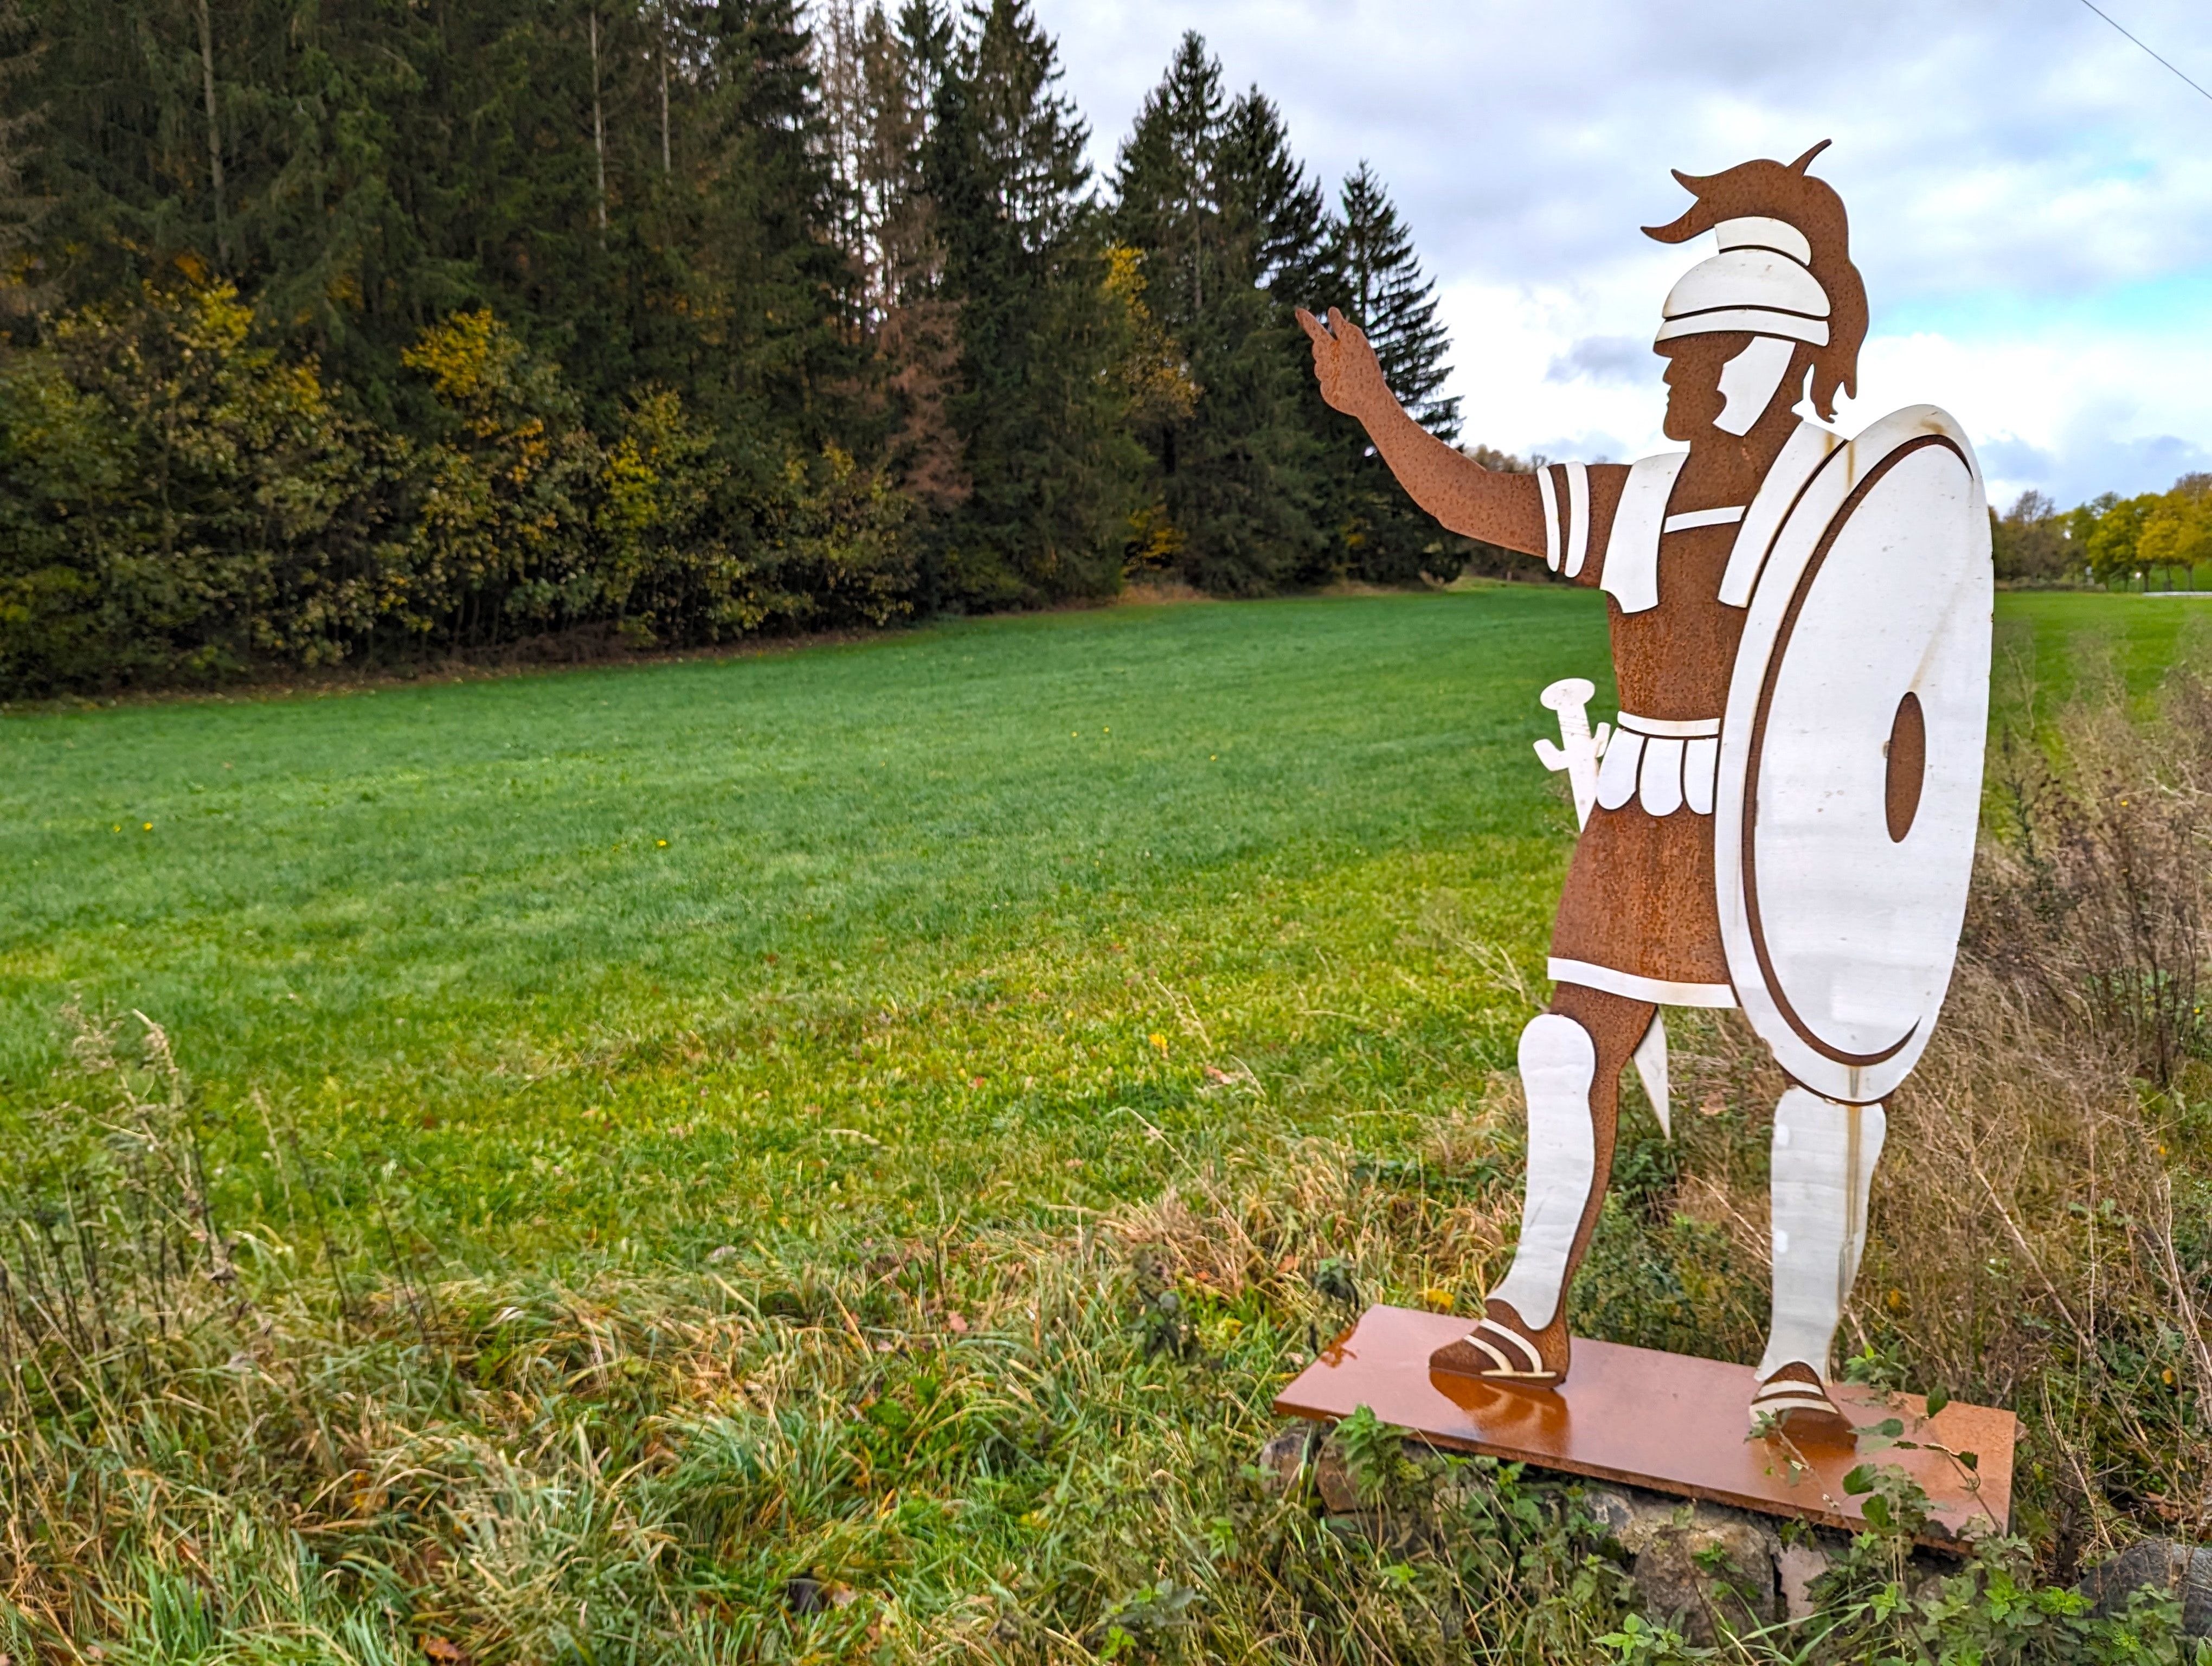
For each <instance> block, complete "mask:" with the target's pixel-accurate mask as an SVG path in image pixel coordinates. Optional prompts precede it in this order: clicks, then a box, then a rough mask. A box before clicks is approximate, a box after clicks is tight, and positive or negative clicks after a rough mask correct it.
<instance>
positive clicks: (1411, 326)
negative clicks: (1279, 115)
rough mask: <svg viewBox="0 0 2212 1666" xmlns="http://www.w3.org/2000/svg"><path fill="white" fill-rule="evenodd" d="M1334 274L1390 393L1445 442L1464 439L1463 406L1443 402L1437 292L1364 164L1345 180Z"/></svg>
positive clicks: (1443, 338)
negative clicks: (1379, 363)
mask: <svg viewBox="0 0 2212 1666" xmlns="http://www.w3.org/2000/svg"><path fill="white" fill-rule="evenodd" d="M1342 205H1343V216H1342V218H1341V220H1340V222H1339V223H1338V227H1337V250H1338V254H1337V262H1336V264H1337V268H1338V272H1339V275H1340V282H1341V283H1342V284H1343V286H1344V294H1345V297H1346V299H1345V306H1344V310H1345V311H1346V313H1349V314H1351V316H1352V318H1353V319H1355V320H1356V321H1357V322H1358V325H1359V327H1360V328H1361V329H1362V330H1364V331H1366V332H1367V339H1368V341H1369V342H1370V343H1371V344H1373V346H1374V349H1375V356H1376V358H1378V359H1380V360H1381V361H1382V362H1383V375H1384V376H1385V377H1386V378H1388V379H1389V383H1390V391H1391V392H1394V393H1395V394H1396V395H1397V396H1398V398H1399V401H1400V403H1401V404H1403V405H1404V406H1405V407H1406V409H1407V411H1408V412H1410V413H1411V414H1412V416H1413V420H1414V421H1416V422H1418V423H1420V425H1421V426H1422V427H1423V428H1425V429H1428V430H1429V432H1430V433H1431V434H1433V435H1436V436H1437V438H1438V439H1440V440H1456V439H1457V438H1458V437H1459V401H1458V400H1457V399H1456V398H1445V397H1443V385H1444V383H1445V381H1446V380H1448V379H1449V377H1450V375H1451V366H1450V365H1449V364H1448V363H1446V362H1444V355H1445V354H1446V353H1448V352H1449V351H1450V348H1451V344H1450V340H1449V337H1447V335H1446V334H1445V331H1444V326H1443V321H1442V320H1441V319H1438V318H1437V285H1436V280H1435V279H1433V278H1428V277H1423V276H1422V274H1421V264H1420V259H1419V256H1418V255H1416V254H1415V252H1414V251H1413V234H1411V233H1410V232H1409V231H1407V228H1406V226H1405V224H1404V222H1402V221H1401V220H1400V219H1399V218H1398V210H1397V208H1396V206H1395V204H1393V203H1392V202H1391V201H1390V196H1389V192H1387V191H1385V190H1384V189H1383V182H1382V181H1381V180H1380V179H1376V177H1375V173H1374V170H1373V169H1372V168H1370V167H1369V166H1368V165H1367V164H1366V163H1365V162H1364V161H1363V162H1362V163H1360V164H1359V166H1358V168H1356V169H1355V170H1354V171H1353V172H1352V173H1350V174H1348V175H1346V178H1345V181H1344V193H1343V197H1342Z"/></svg>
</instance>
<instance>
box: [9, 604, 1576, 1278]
mask: <svg viewBox="0 0 2212 1666" xmlns="http://www.w3.org/2000/svg"><path fill="white" fill-rule="evenodd" d="M1601 629H1602V627H1601V616H1600V615H1599V613H1598V611H1597V609H1596V608H1595V607H1594V606H1593V605H1591V601H1590V599H1589V598H1587V597H1582V596H1575V595H1564V594H1558V593H1544V592H1541V591H1537V590H1534V589H1516V590H1511V591H1502V590H1498V591H1486V592H1481V593H1475V594H1470V595H1454V596H1448V597H1443V598H1440V599H1414V598H1407V599H1395V598H1394V599H1351V600H1343V601H1319V602H1285V603H1275V604H1268V605H1257V606H1185V607H1176V608H1122V609H1115V610H1111V611H1099V612H1093V613H1077V614H1061V615H1056V616H1052V617H1037V618H1027V619H1012V620H999V621H992V622H989V623H975V624H969V625H957V626H950V627H943V628H939V629H931V630H927V631H923V632H917V633H915V634H914V635H904V636H894V637H890V638H888V639H884V640H882V641H875V642H872V643H868V644H866V645H863V646H860V647H853V648H824V649H817V650H813V651H809V652H805V653H801V654H789V655H781V656H768V657H761V658H751V659H741V660H721V661H707V662H696V663H691V664H684V665H674V666H653V667H650V668H641V669H634V670H599V671H590V672H576V673H573V674H562V675H550V676H530V677H518V678H509V679H504V680H499V681H483V682H473V683H459V684H437V685H427V686H416V687H397V688H394V687H385V688H379V689H376V690H361V691H357V692H352V693H348V694H343V695H333V696H323V697H313V698H292V699H273V700H259V701H254V700H241V701H238V702H183V703H178V704H173V705H165V706H155V707H136V708H124V709H117V710H103V711H93V712H86V713H83V714H70V715H38V716H27V717H18V718H15V719H13V720H10V721H8V722H7V723H5V724H4V725H0V827H4V829H5V832H4V837H5V840H6V846H5V860H6V863H7V867H8V871H9V873H11V874H12V875H14V876H15V879H14V883H13V884H12V885H10V887H9V909H8V911H7V917H6V923H5V927H4V933H5V935H4V939H0V990H4V999H5V1007H4V1030H0V1069H4V1072H5V1075H6V1077H7V1079H8V1082H9V1088H10V1091H13V1092H15V1093H21V1092H23V1091H26V1090H30V1091H35V1090H36V1085H37V1084H38V1083H39V1082H40V1079H41V1078H42V1077H43V1076H44V1074H45V1073H46V1071H47V1070H48V1069H49V1068H50V1067H52V1064H53V1063H54V1062H55V1061H56V1059H57V1031H56V1025H55V1015H56V1012H57V1010H58V1008H59V1007H60V1006H61V1005H62V1003H63V1002H64V1000H65V999H67V998H68V997H69V996H70V995H71V994H75V995H76V996H77V997H78V998H79V999H81V1000H82V1001H83V1002H84V1003H85V1004H86V1005H88V1006H93V1007H98V1008H104V1009H110V1010H114V1011H124V1010H128V1009H133V1008H135V1009H137V1010H139V1011H142V1012H146V1013H148V1014H149V1015H150V1016H153V1017H155V1018H158V1019H159V1020H160V1021H161V1022H162V1023H163V1024H165V1025H167V1026H168V1028H169V1030H170V1032H171V1035H172V1037H173V1041H174V1043H175V1045H176V1047H177V1049H178V1051H179V1055H180V1057H181V1058H182V1060H183V1061H184V1062H185V1065H186V1067H187V1068H188V1069H189V1070H190V1071H191V1073H192V1074H193V1076H194V1078H195V1079H197V1082H198V1084H199V1085H200V1087H201V1090H202V1091H203V1093H204V1096H205V1099H206V1103H207V1104H208V1106H209V1108H210V1110H211V1111H212V1112H213V1113H215V1114H216V1116H218V1117H219V1118H222V1119H223V1120H226V1121H228V1122H229V1123H231V1124H232V1125H233V1127H234V1141H233V1143H232V1145H231V1146H230V1147H229V1148H228V1149H227V1150H226V1152H225V1158H226V1161H227V1163H228V1164H232V1165H234V1178H235V1179H236V1181H237V1183H240V1184H246V1183H251V1182H252V1180H253V1177H258V1172H259V1171H258V1169H257V1168H256V1162H257V1158H256V1157H255V1155H254V1153H255V1152H258V1150H259V1149H260V1148H261V1147H262V1146H264V1145H265V1143H266V1141H265V1140H264V1139H262V1138H259V1137H257V1136H258V1132H259V1130H258V1123H259V1122H260V1121H261V1113H260V1111H259V1110H251V1111H249V1110H248V1107H249V1104H250V1102H251V1100H252V1096H253V1095H254V1094H256V1093H257V1092H258V1094H260V1095H261V1096H263V1097H264V1099H265V1101H266V1102H267V1104H269V1105H270V1107H271V1108H272V1110H273V1111H274V1113H275V1114H276V1116H277V1117H278V1118H279V1119H280V1120H281V1121H285V1122H292V1123H295V1124H296V1125H297V1126H298V1127H299V1128H301V1129H303V1130H305V1131H306V1132H307V1139H308V1140H309V1143H310V1144H311V1145H312V1146H314V1147H316V1148H317V1149H318V1150H319V1151H320V1152H322V1153H323V1154H324V1155H325V1159H326V1160H327V1161H328V1162H331V1163H332V1164H337V1167H338V1168H339V1169H340V1170H344V1171H348V1172H351V1173H355V1174H367V1173H371V1172H375V1173H381V1172H382V1169H383V1165H385V1164H397V1165H398V1170H397V1173H396V1174H395V1176H394V1177H393V1179H392V1183H394V1184H398V1185H402V1186H404V1188H405V1189H407V1190H408V1192H409V1193H410V1196H411V1200H412V1203H413V1206H414V1207H415V1208H416V1211H417V1212H418V1215H419V1218H420V1219H421V1222H422V1225H423V1226H424V1228H425V1229H426V1230H429V1229H435V1230H436V1231H438V1232H439V1234H440V1235H441V1237H445V1235H447V1234H450V1235H451V1236H450V1237H449V1238H446V1241H447V1243H450V1245H451V1247H452V1248H453V1250H454V1251H455V1252H456V1253H459V1254H463V1255H465V1256H495V1257H497V1256H514V1255H521V1256H535V1255H538V1254H541V1253H546V1252H550V1251H557V1250H558V1249H559V1248H560V1247H562V1246H563V1245H568V1244H571V1243H575V1242H576V1241H578V1240H580V1239H593V1238H597V1239H600V1240H605V1239H606V1238H607V1237H609V1235H614V1236H615V1237H628V1238H629V1240H630V1243H631V1246H632V1248H633V1249H634V1251H635V1254H636V1255H637V1256H641V1257H642V1258H646V1259H659V1258H665V1257H678V1258H681V1257H687V1256H692V1255H694V1254H696V1250H697V1248H698V1246H699V1245H700V1244H701V1243H708V1247H712V1245H713V1243H719V1242H720V1241H721V1240H722V1239H723V1238H725V1237H727V1236H729V1234H730V1233H731V1232H732V1231H739V1230H750V1229H752V1228H756V1227H758V1226H761V1225H765V1224H766V1223H767V1222H768V1221H769V1220H770V1219H775V1220H776V1221H778V1222H784V1221H793V1220H799V1221H803V1220H804V1219H805V1218H806V1216H807V1215H808V1214H809V1213H811V1212H812V1211H814V1210H817V1209H818V1208H820V1207H823V1205H824V1203H825V1202H828V1201H833V1200H834V1201H841V1202H842V1204H843V1205H844V1206H845V1207H848V1208H853V1207H860V1208H868V1209H879V1210H882V1211H884V1212H885V1213H886V1216H887V1218H896V1220H898V1221H901V1222H903V1221H905V1220H907V1219H909V1218H912V1217H914V1216H915V1215H916V1213H917V1212H919V1213H921V1214H933V1213H936V1212H937V1211H938V1210H939V1208H940V1207H950V1206H951V1204H952V1203H957V1207H960V1208H962V1209H963V1210H967V1211H970V1212H973V1211H977V1210H981V1211H985V1212H988V1213H998V1214H1008V1213H1012V1214H1020V1215H1028V1214H1030V1213H1034V1212H1036V1211H1038V1210H1041V1209H1044V1208H1046V1207H1050V1206H1056V1205H1065V1204H1087V1205H1099V1204H1103V1203H1104V1202H1106V1201H1109V1200H1112V1199H1117V1198H1127V1197H1132V1196H1137V1195H1143V1194H1145V1193H1146V1191H1147V1190H1148V1189H1154V1188H1156V1187H1157V1186H1158V1183H1159V1181H1160V1179H1161V1177H1162V1176H1163V1175H1164V1173H1165V1172H1166V1170H1167V1166H1168V1165H1169V1164H1170V1162H1171V1161H1172V1158H1170V1156H1169V1154H1168V1152H1169V1148H1168V1146H1166V1145H1164V1143H1163V1142H1162V1141H1160V1140H1156V1139H1153V1138H1152V1137H1150V1135H1149V1134H1147V1129H1152V1128H1157V1129H1158V1130H1161V1131H1162V1132H1164V1133H1165V1134H1170V1135H1173V1136H1176V1137H1177V1138H1180V1137H1182V1136H1183V1135H1184V1134H1198V1135H1200V1136H1202V1137H1204V1138H1206V1139H1208V1140H1213V1139H1221V1138H1230V1139H1233V1138H1234V1137H1235V1134H1236V1129H1235V1127H1234V1122H1235V1118H1234V1116H1225V1110H1224V1108H1223V1107H1222V1106H1220V1105H1218V1104H1212V1103H1210V1102H1208V1101H1206V1100H1205V1099H1204V1098H1202V1097H1200V1096H1201V1092H1202V1091H1203V1090H1204V1089H1206V1087H1207V1086H1208V1079H1207V1078H1206V1075H1205V1074H1204V1073H1203V1067H1204V1065H1205V1064H1206V1063H1208V1062H1212V1063H1214V1064H1216V1066H1217V1067H1219V1065H1220V1064H1221V1063H1222V1061H1225V1060H1227V1059H1228V1058H1230V1057H1231V1056H1234V1057H1237V1058H1243V1059H1245V1060H1246V1061H1248V1062H1249V1064H1250V1065H1251V1066H1252V1067H1254V1068H1255V1069H1257V1070H1261V1071H1262V1072H1263V1073H1265V1074H1266V1075H1267V1077H1268V1078H1270V1079H1274V1080H1279V1081H1285V1082H1289V1083H1297V1084H1303V1085H1304V1087H1303V1088H1302V1089H1301V1090H1299V1091H1291V1092H1288V1093H1284V1094H1278V1095H1277V1096H1276V1097H1277V1098H1278V1099H1279V1100H1286V1101H1287V1102H1288V1104H1289V1106H1290V1108H1291V1111H1292V1115H1291V1118H1290V1120H1291V1123H1292V1124H1294V1125H1296V1126H1297V1127H1300V1128H1312V1129H1316V1130H1319V1129H1328V1130H1330V1131H1334V1132H1340V1133H1346V1132H1349V1131H1350V1130H1352V1128H1361V1129H1363V1130H1365V1132H1364V1134H1363V1135H1362V1137H1363V1139H1368V1140H1378V1139H1379V1140H1389V1139H1392V1138H1395V1137H1396V1136H1398V1135H1400V1134H1403V1133H1405V1132H1406V1131H1407V1130H1408V1129H1411V1128H1414V1127H1416V1126H1417V1125H1418V1124H1419V1122H1421V1121H1422V1119H1424V1118H1425V1117H1427V1116H1431V1115H1433V1114H1434V1113H1435V1112H1436V1111H1437V1109H1438V1108H1439V1106H1440V1105H1441V1104H1446V1103H1448V1102H1449V1101H1450V1100H1451V1099H1452V1098H1453V1097H1454V1096H1455V1095H1458V1094H1462V1093H1463V1092H1464V1091H1466V1089H1467V1085H1468V1082H1469V1080H1470V1079H1480V1073H1482V1072H1483V1071H1485V1070H1486V1069H1489V1068H1492V1067H1497V1066H1498V1065H1501V1064H1503V1063H1505V1062H1507V1061H1509V1060H1510V1041H1511V1037H1512V1034H1513V1031H1515V1029H1516V1027H1517V1025H1518V1023H1519V1021H1520V1013H1521V1011H1522V1006H1521V1003H1520V1002H1519V1000H1518V999H1517V997H1507V996H1505V995H1504V994H1501V991H1500V989H1499V988H1498V986H1497V985H1496V984H1495V983H1492V984H1491V985H1488V986H1485V985H1484V984H1482V983H1480V982H1472V981H1470V980H1469V979H1468V976H1466V974H1465V967H1464V964H1462V963H1463V955H1462V952H1461V951H1460V950H1459V948H1458V947H1457V946H1455V945H1456V942H1457V939H1461V938H1469V939H1480V940H1481V941H1483V942H1485V943H1490V944H1494V945H1497V946H1498V951H1499V952H1500V953H1501V954H1502V955H1504V957H1506V958H1509V959H1510V962H1511V963H1512V964H1513V965H1514V966H1515V967H1517V969H1518V970H1519V971H1520V972H1521V973H1522V975H1524V976H1530V977H1534V976H1536V975H1537V974H1538V972H1539V970H1540V969H1541V949H1542V945H1543V933H1544V928H1545V926H1546V924H1547V921H1548V918H1549V913H1550V906H1551V892H1552V890H1553V886H1554V885H1555V883H1556V881H1557V879H1558V876H1559V873H1560V871H1561V865H1562V862H1563V860H1564V858H1565V852H1566V842H1565V831H1566V829H1567V826H1568V823H1567V821H1566V820H1565V815H1564V812H1563V809H1562V807H1561V802H1560V800H1558V799H1557V798H1556V797H1555V796H1554V795H1553V792H1552V791H1551V789H1550V787H1549V786H1548V783H1547V777H1546V775H1545V773H1544V771H1543V770H1542V769H1541V768H1540V767H1539V766H1538V765H1537V763H1536V762H1535V760H1534V757H1532V756H1531V755H1530V753H1529V751H1528V744H1529V741H1530V739H1532V738H1533V737H1534V735H1535V734H1536V733H1539V732H1540V720H1543V719H1545V717H1546V715H1547V714H1545V713H1543V712H1542V711H1541V709H1540V708H1538V707H1537V706H1536V704H1535V698H1534V696H1535V694H1536V691H1537V690H1539V689H1540V688H1541V687H1542V686H1543V684H1545V683H1547V682H1548V681H1549V680H1551V678H1553V677H1555V676H1558V675H1562V674H1565V673H1566V672H1570V671H1591V672H1595V671H1598V670H1600V669H1601V657H1602V645H1601ZM149 824H150V825H149ZM1430 916H1437V917H1435V918H1431V920H1430V925H1429V927H1428V928H1427V929H1426V931H1425V932H1424V928H1423V927H1422V923H1421V922H1422V921H1424V919H1425V918H1428V917H1430ZM1443 916H1449V917H1448V918H1445V917H1443ZM1447 939H1450V940H1449V941H1447ZM1500 966H1501V970H1504V962H1501V963H1500ZM1155 1037H1157V1038H1158V1039H1154V1038H1155ZM832 1130H844V1132H842V1133H839V1132H832ZM878 1142H879V1143H878ZM1078 1163H1079V1164H1081V1166H1080V1167H1078V1166H1076V1164H1078Z"/></svg>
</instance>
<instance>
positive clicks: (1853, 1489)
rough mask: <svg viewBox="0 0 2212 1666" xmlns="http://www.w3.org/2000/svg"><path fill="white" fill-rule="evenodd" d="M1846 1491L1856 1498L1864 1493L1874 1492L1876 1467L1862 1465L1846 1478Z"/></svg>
mask: <svg viewBox="0 0 2212 1666" xmlns="http://www.w3.org/2000/svg"><path fill="white" fill-rule="evenodd" d="M1873 1491H1874V1465H1872V1464H1871V1463H1862V1464H1860V1465H1859V1466H1858V1468H1856V1469H1854V1470H1852V1471H1851V1473H1850V1474H1848V1475H1845V1476H1844V1492H1846V1493H1850V1495H1851V1496H1852V1497H1853V1498H1857V1496H1858V1495H1859V1494H1860V1493H1871V1492H1873Z"/></svg>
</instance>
